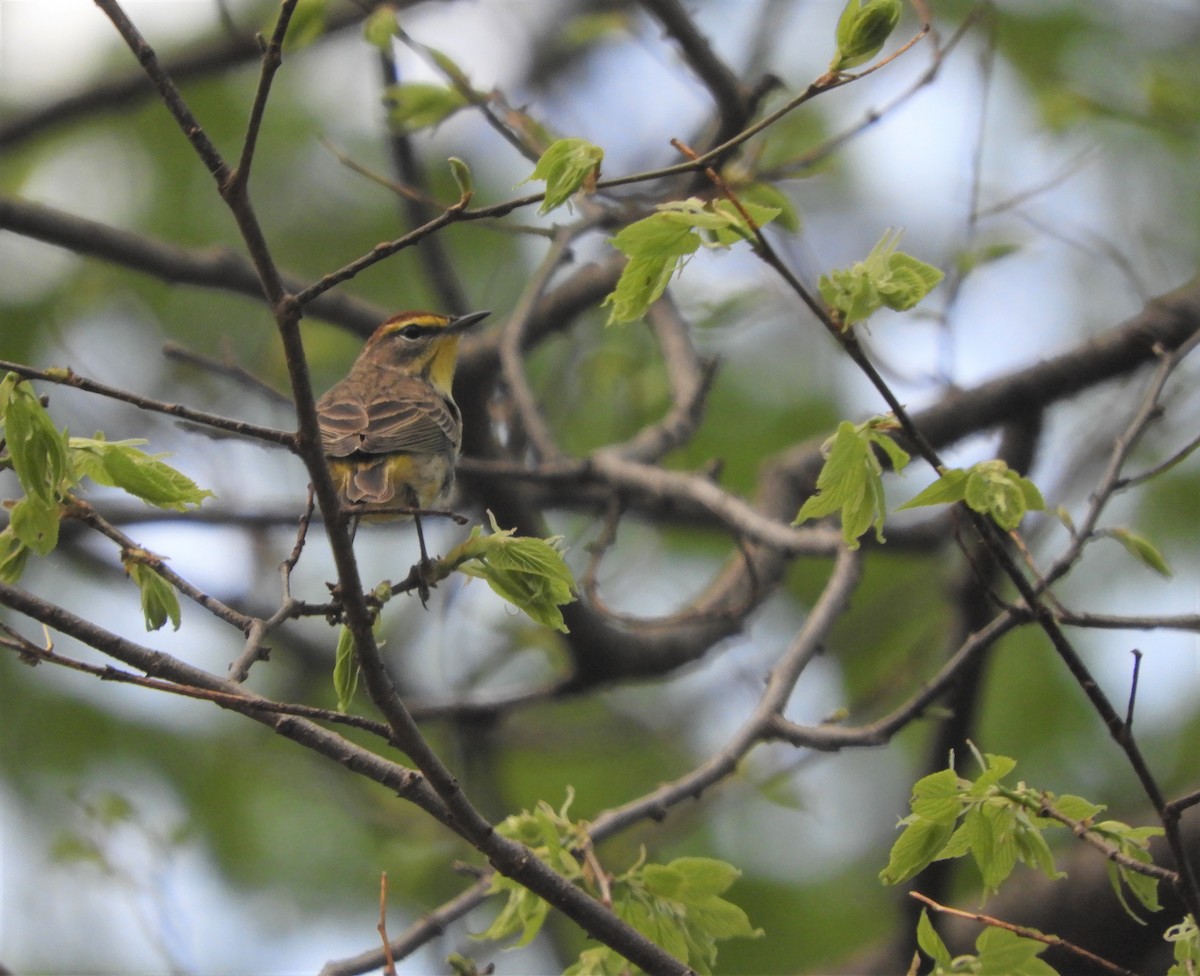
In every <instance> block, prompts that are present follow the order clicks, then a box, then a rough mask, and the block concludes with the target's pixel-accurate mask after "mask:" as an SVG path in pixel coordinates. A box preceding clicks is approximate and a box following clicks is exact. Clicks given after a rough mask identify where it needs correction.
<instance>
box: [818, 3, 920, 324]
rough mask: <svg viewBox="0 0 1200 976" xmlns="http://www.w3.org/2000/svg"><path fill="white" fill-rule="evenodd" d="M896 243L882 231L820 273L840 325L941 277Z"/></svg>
mask: <svg viewBox="0 0 1200 976" xmlns="http://www.w3.org/2000/svg"><path fill="white" fill-rule="evenodd" d="M876 2H878V0H876ZM899 243H900V232H899V231H892V230H888V231H885V232H884V235H883V236H882V237H881V238H880V239H879V241H878V242H877V243H876V244H875V246H874V247H873V248H872V249H871V253H870V254H868V255H867V257H866V259H865V260H863V261H859V262H858V263H857V264H855V265H853V266H852V267H850V268H845V269H841V270H836V271H832V272H830V273H829V274H828V275H822V276H821V278H820V280H819V281H818V282H817V289H818V290H819V291H820V293H821V297H822V298H823V299H824V300H825V304H827V305H828V306H829V307H830V308H831V309H833V310H834V311H835V312H836V313H837V317H838V319H839V320H840V322H841V325H842V328H843V329H848V328H850V326H852V325H854V324H855V323H856V322H862V321H865V320H866V319H867V318H869V317H870V316H871V315H872V314H873V313H875V312H876V311H878V310H879V309H880V308H883V307H885V306H886V307H887V308H891V309H894V310H895V311H898V312H903V311H907V310H908V309H910V308H912V307H913V306H914V305H916V304H918V303H919V302H920V301H921V300H922V299H924V298H925V296H926V295H928V294H929V292H930V291H932V290H933V289H934V288H935V287H936V286H937V284H938V283H939V282H940V281H941V280H942V278H943V277H944V275H943V274H942V272H941V271H939V270H938V269H937V268H935V267H933V266H932V265H929V264H926V263H925V262H923V261H919V260H918V259H917V258H915V257H913V256H912V255H911V254H905V253H904V252H903V251H897V250H896V247H897V245H898V244H899Z"/></svg>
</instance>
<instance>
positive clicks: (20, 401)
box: [3, 381, 68, 505]
mask: <svg viewBox="0 0 1200 976" xmlns="http://www.w3.org/2000/svg"><path fill="white" fill-rule="evenodd" d="M6 399H7V403H6V404H5V408H4V415H3V419H4V436H5V440H6V441H7V443H8V454H9V457H10V458H11V459H12V466H13V470H14V471H15V472H16V474H17V480H18V481H20V483H21V487H22V488H23V489H24V491H25V494H26V495H28V496H29V497H30V498H35V499H37V500H38V501H40V502H42V503H43V504H44V505H50V504H52V503H54V502H56V501H57V496H58V492H59V490H60V487H61V486H62V482H63V479H64V477H65V476H66V474H67V471H68V465H67V437H66V435H65V434H64V433H63V432H61V431H60V430H59V429H58V428H57V427H56V426H54V421H53V420H51V419H50V415H49V414H48V413H47V412H46V408H45V407H43V406H42V404H41V401H40V400H38V397H37V394H36V393H34V392H33V387H32V386H30V385H29V383H28V382H25V381H21V382H17V383H15V384H12V385H11V386H10V387H9V389H8V394H7V397H6Z"/></svg>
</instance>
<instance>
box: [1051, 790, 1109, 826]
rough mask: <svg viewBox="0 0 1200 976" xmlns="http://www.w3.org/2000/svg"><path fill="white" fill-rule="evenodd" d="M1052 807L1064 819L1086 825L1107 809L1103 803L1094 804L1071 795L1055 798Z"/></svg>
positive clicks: (1065, 794) (1066, 794)
mask: <svg viewBox="0 0 1200 976" xmlns="http://www.w3.org/2000/svg"><path fill="white" fill-rule="evenodd" d="M1051 806H1053V807H1054V809H1055V810H1057V811H1058V812H1059V813H1061V814H1062V815H1063V816H1064V817H1070V818H1071V819H1072V820H1082V821H1084V822H1085V823H1086V822H1088V821H1091V820H1093V819H1095V817H1096V815H1097V814H1100V813H1103V812H1104V809H1105V807H1104V804H1103V803H1092V802H1091V800H1085V799H1084V798H1083V797H1082V796H1074V795H1072V794H1070V793H1064V794H1063V795H1062V796H1056V797H1054V798H1053V802H1052V803H1051Z"/></svg>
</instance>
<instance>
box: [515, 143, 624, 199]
mask: <svg viewBox="0 0 1200 976" xmlns="http://www.w3.org/2000/svg"><path fill="white" fill-rule="evenodd" d="M603 159H604V150H603V149H601V148H600V147H599V146H597V145H594V144H592V143H590V142H588V141H587V140H586V139H559V140H557V141H556V142H554V143H551V145H550V148H548V149H547V150H546V151H545V152H544V153H542V155H541V158H540V159H539V160H538V161H537V165H536V166H535V167H534V169H533V172H532V173H531V174H530V175H529V176H528V178H526V179H525V180H523V181H522V182H524V183H528V182H529V181H530V180H542V181H544V182H545V184H546V196H545V199H543V200H542V205H541V206H540V207H538V213H539V214H546V213H549V212H550V211H551V210H554V209H555V208H556V207H560V206H562V205H563V204H564V203H566V202H567V201H568V200H569V199H570V198H571V197H572V196H573V195H574V194H575V193H576V192H578V191H579V190H584V191H586V192H591V190H592V189H593V188H594V186H595V183H596V179H597V177H599V175H600V162H601V161H602V160H603Z"/></svg>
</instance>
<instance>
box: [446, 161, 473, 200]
mask: <svg viewBox="0 0 1200 976" xmlns="http://www.w3.org/2000/svg"><path fill="white" fill-rule="evenodd" d="M446 162H447V163H449V164H450V175H451V176H453V177H454V184H455V186H457V187H458V194H459V198H460V199H464V200H465V199H469V198H470V197H471V195H472V194H473V193H474V192H475V187H474V185H473V181H472V179H471V168H470V167H469V166H468V165H467V164H466V163H464V162H463V161H462V160H461V159H459V158H458V157H457V156H451V157H450V158H449V159H447V160H446Z"/></svg>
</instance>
